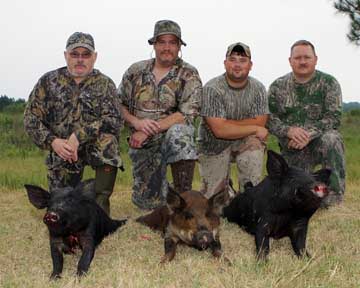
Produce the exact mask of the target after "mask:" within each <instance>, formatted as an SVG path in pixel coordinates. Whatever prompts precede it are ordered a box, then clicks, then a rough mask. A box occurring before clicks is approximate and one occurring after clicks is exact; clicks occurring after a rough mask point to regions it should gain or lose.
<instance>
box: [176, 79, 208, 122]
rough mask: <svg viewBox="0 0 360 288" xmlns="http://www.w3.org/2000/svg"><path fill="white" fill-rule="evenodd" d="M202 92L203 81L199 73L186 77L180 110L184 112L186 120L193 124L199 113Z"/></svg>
mask: <svg viewBox="0 0 360 288" xmlns="http://www.w3.org/2000/svg"><path fill="white" fill-rule="evenodd" d="M202 92H203V89H202V83H201V80H200V76H199V74H198V73H193V74H192V75H191V76H189V77H186V79H185V83H184V87H183V91H182V97H181V101H180V103H179V110H180V112H181V113H182V114H184V117H185V122H186V123H188V124H193V121H194V119H195V117H196V116H198V115H199V110H200V101H201V95H202Z"/></svg>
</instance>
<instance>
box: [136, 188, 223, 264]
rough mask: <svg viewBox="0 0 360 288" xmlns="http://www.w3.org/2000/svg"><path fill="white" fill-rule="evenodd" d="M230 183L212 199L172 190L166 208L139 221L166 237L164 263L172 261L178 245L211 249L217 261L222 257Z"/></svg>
mask: <svg viewBox="0 0 360 288" xmlns="http://www.w3.org/2000/svg"><path fill="white" fill-rule="evenodd" d="M227 186H228V185H227V183H225V182H224V183H222V184H221V189H220V191H219V190H218V191H219V192H218V193H216V194H215V195H214V196H212V197H211V198H210V199H206V198H205V196H203V195H202V194H201V193H200V192H198V191H194V190H192V191H186V192H183V193H181V194H179V193H177V192H176V191H175V190H173V189H172V188H171V187H169V192H168V194H167V197H166V202H167V205H166V206H162V207H159V208H156V209H155V210H154V211H153V212H151V213H150V214H148V215H145V216H142V217H139V218H138V219H136V221H137V222H140V223H142V224H144V225H147V226H149V227H150V228H152V229H155V230H160V231H162V232H163V235H164V247H165V255H164V256H163V257H162V260H161V262H162V263H164V262H167V261H171V260H172V259H173V258H174V256H175V253H176V246H177V244H178V243H185V244H187V245H189V246H192V247H194V248H196V249H199V250H206V249H207V248H210V249H211V252H212V254H213V255H214V256H215V257H220V256H221V254H222V251H221V243H220V236H219V226H220V214H221V211H222V208H223V206H224V205H225V203H226V201H227V199H228V191H227V189H226V187H227Z"/></svg>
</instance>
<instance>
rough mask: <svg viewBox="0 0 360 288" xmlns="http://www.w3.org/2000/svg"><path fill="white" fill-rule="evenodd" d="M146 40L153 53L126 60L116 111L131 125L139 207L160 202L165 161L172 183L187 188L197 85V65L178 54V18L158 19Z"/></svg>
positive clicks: (164, 186) (193, 153)
mask: <svg viewBox="0 0 360 288" xmlns="http://www.w3.org/2000/svg"><path fill="white" fill-rule="evenodd" d="M148 43H149V44H150V45H153V48H154V50H155V59H149V60H145V61H140V62H137V63H135V64H133V65H131V66H130V68H129V69H128V70H127V71H126V72H125V74H124V76H123V78H122V81H121V84H120V85H119V88H118V95H119V98H120V99H121V103H122V105H121V111H122V114H123V117H124V119H125V121H126V122H127V123H128V124H129V126H130V129H131V135H130V137H129V146H130V149H129V155H130V158H131V160H132V163H133V177H134V183H133V195H132V201H133V203H134V204H136V205H137V206H138V207H140V208H141V209H152V208H155V207H158V206H160V205H163V204H164V203H165V196H166V193H167V189H168V182H167V179H166V169H167V165H168V164H170V166H171V171H172V176H173V182H174V187H175V189H176V190H177V191H179V192H182V191H186V190H190V189H191V187H192V179H193V173H194V166H195V160H196V159H197V157H198V156H197V152H196V147H195V141H194V127H193V121H194V117H195V116H197V115H198V109H199V101H200V95H201V91H202V84H201V80H200V77H199V74H198V72H197V70H196V69H195V68H194V67H193V66H191V65H189V64H188V63H186V62H185V61H183V60H182V59H181V58H179V56H178V54H179V51H180V47H181V45H184V46H185V45H186V43H185V42H184V41H183V39H182V38H181V30H180V27H179V25H178V24H177V23H175V22H173V21H170V20H161V21H158V22H157V23H156V24H155V29H154V35H153V37H151V38H150V39H149V40H148Z"/></svg>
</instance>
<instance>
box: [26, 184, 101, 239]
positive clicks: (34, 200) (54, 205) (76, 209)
mask: <svg viewBox="0 0 360 288" xmlns="http://www.w3.org/2000/svg"><path fill="white" fill-rule="evenodd" d="M24 186H25V188H26V190H27V194H28V198H29V201H30V203H31V204H33V205H34V206H35V207H36V208H38V209H44V208H46V209H47V211H46V213H45V215H44V218H43V221H44V223H45V224H46V225H47V226H48V228H49V229H50V230H52V231H53V232H55V233H56V232H58V233H59V234H61V233H63V232H66V231H64V230H66V229H67V227H72V228H73V227H74V223H76V226H78V228H79V229H80V228H81V227H80V226H81V225H82V223H83V222H86V221H85V220H86V219H87V217H88V216H89V215H86V213H87V211H86V209H83V205H82V204H80V202H81V201H84V199H87V198H94V195H95V194H94V192H93V191H95V190H94V182H93V180H88V181H85V182H82V183H80V184H79V185H78V186H77V187H76V188H72V187H66V188H61V189H54V190H52V191H51V193H49V192H48V191H46V190H44V189H43V188H41V187H38V186H34V185H28V184H25V185H24ZM82 220H84V221H82Z"/></svg>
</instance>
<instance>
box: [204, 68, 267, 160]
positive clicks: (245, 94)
mask: <svg viewBox="0 0 360 288" xmlns="http://www.w3.org/2000/svg"><path fill="white" fill-rule="evenodd" d="M200 114H201V116H202V117H216V118H225V119H232V120H242V119H246V118H254V117H256V116H259V115H265V114H269V108H268V102H267V95H266V89H265V86H264V85H263V84H262V83H261V82H260V81H258V80H257V79H255V78H253V77H249V78H248V83H247V84H246V86H245V87H244V88H241V89H237V88H232V87H231V86H229V84H228V83H227V81H226V77H225V74H223V75H221V76H219V77H216V78H214V79H212V80H210V81H209V82H208V83H206V85H205V86H204V92H203V97H202V101H201V112H200ZM234 141H237V140H227V139H219V138H216V137H215V136H214V134H213V133H212V131H211V129H210V127H209V126H208V125H207V124H206V122H205V120H204V118H202V119H201V123H200V128H199V149H200V153H202V154H206V155H216V154H219V153H221V152H222V151H224V150H225V149H226V148H227V147H229V146H230V145H231V144H232V143H234Z"/></svg>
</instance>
